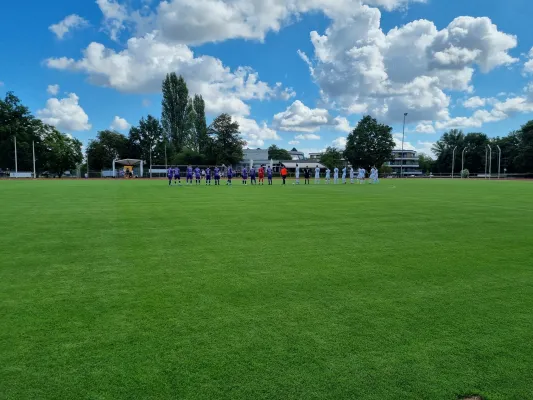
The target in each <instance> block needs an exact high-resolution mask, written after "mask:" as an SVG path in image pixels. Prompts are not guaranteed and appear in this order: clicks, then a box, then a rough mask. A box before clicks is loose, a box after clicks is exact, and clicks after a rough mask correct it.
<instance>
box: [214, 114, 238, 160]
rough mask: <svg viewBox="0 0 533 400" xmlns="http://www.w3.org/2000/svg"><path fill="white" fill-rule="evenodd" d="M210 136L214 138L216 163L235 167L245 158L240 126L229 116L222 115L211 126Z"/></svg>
mask: <svg viewBox="0 0 533 400" xmlns="http://www.w3.org/2000/svg"><path fill="white" fill-rule="evenodd" d="M209 134H210V136H211V137H212V138H213V146H214V154H215V155H216V160H215V162H216V163H217V164H218V165H220V164H226V165H233V164H236V163H238V162H239V161H241V160H242V159H243V157H244V152H243V147H244V144H245V142H244V141H243V140H242V139H241V136H240V133H239V124H238V123H237V122H236V121H232V120H231V116H229V115H228V114H221V115H219V116H218V117H216V118H215V119H214V121H213V122H212V123H211V125H210V126H209Z"/></svg>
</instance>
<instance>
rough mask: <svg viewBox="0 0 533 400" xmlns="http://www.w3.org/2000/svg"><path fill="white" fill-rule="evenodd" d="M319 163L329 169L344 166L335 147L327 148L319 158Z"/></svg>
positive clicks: (339, 152)
mask: <svg viewBox="0 0 533 400" xmlns="http://www.w3.org/2000/svg"><path fill="white" fill-rule="evenodd" d="M320 163H321V164H323V165H325V166H326V167H328V168H329V169H334V168H335V167H336V168H341V167H342V166H343V165H344V161H343V158H342V152H341V151H340V150H338V149H336V148H335V147H328V148H326V151H325V152H324V153H322V155H321V156H320Z"/></svg>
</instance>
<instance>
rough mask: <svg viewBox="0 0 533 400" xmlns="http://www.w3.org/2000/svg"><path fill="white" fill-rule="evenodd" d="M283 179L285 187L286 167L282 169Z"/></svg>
mask: <svg viewBox="0 0 533 400" xmlns="http://www.w3.org/2000/svg"><path fill="white" fill-rule="evenodd" d="M281 179H283V185H285V179H287V168H285V165H284V166H283V167H282V168H281Z"/></svg>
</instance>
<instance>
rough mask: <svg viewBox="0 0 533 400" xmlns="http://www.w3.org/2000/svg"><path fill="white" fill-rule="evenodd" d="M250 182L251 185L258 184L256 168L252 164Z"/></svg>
mask: <svg viewBox="0 0 533 400" xmlns="http://www.w3.org/2000/svg"><path fill="white" fill-rule="evenodd" d="M250 184H251V185H255V184H256V181H255V168H254V167H253V166H252V168H250Z"/></svg>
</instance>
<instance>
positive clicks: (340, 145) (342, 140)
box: [332, 136, 346, 150]
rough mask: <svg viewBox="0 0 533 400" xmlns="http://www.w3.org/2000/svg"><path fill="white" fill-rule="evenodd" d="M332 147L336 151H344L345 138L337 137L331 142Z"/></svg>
mask: <svg viewBox="0 0 533 400" xmlns="http://www.w3.org/2000/svg"><path fill="white" fill-rule="evenodd" d="M332 144H333V147H336V148H337V149H340V150H344V149H345V148H346V138H345V137H342V136H341V137H338V138H337V139H335V140H334V141H333V142H332Z"/></svg>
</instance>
